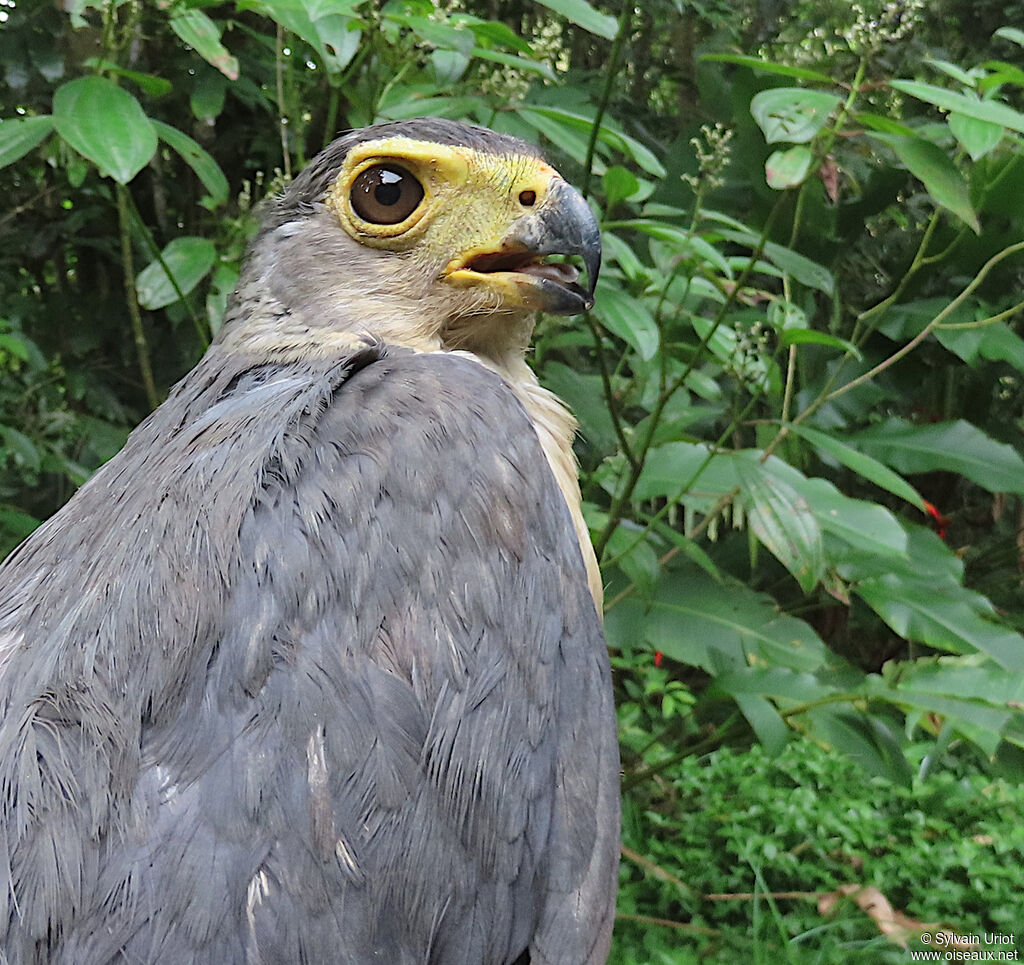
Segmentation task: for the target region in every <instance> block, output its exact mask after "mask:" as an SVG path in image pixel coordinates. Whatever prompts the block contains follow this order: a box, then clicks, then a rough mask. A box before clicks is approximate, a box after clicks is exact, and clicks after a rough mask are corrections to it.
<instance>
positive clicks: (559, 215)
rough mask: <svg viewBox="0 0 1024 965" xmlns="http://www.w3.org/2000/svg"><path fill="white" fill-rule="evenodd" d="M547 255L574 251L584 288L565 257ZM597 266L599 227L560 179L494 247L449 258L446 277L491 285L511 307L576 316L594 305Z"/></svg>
mask: <svg viewBox="0 0 1024 965" xmlns="http://www.w3.org/2000/svg"><path fill="white" fill-rule="evenodd" d="M548 255H567V256H571V255H578V256H579V257H581V258H582V259H583V266H584V268H585V269H586V272H587V286H588V287H587V288H584V287H583V286H581V285H580V284H579V282H578V279H579V272H578V271H577V270H576V269H575V268H574V267H573V266H572V265H571V264H569V263H568V262H567V261H566V262H548V261H545V260H544V259H545V258H546V257H547V256H548ZM600 269H601V229H600V227H599V226H598V223H597V220H596V219H595V218H594V215H593V213H592V212H591V210H590V206H589V205H588V204H587V202H586V201H585V200H584V199H583V196H582V195H581V194H579V192H577V191H576V190H575V189H574V188H572V187H570V186H569V185H568V184H567V183H566V182H565V181H563V180H562V179H561V178H556V179H555V180H553V181H552V183H551V186H550V188H549V189H548V191H547V195H546V197H545V198H544V201H543V202H542V203H541V205H540V206H539V207H538V208H537V210H536V211H534V212H531V213H530V214H526V215H523V216H522V217H520V218H517V219H516V221H514V222H513V224H512V227H511V228H510V230H509V232H508V234H506V235H505V237H504V238H502V239H501V241H500V242H499V243H498V244H497V245H496V246H495V247H494V248H493V249H489V250H477V251H474V252H471V253H470V254H469V255H468V256H467V257H464V258H462V259H459V260H457V261H455V262H452V263H451V264H450V265H449V266H448V269H447V271H446V273H445V277H446V279H447V280H448V281H450V282H452V283H453V284H457V285H460V286H477V285H486V286H488V287H490V288H492V289H494V288H496V289H498V290H499V292H500V293H501V295H502V300H503V302H505V303H506V304H508V305H510V306H511V307H516V308H525V309H528V310H530V311H540V312H549V313H550V314H552V315H575V314H577V313H578V312H585V311H587V310H588V309H590V308H591V307H592V306H593V304H594V287H595V285H596V284H597V275H598V272H599V271H600Z"/></svg>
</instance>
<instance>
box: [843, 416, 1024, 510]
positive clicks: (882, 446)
mask: <svg viewBox="0 0 1024 965" xmlns="http://www.w3.org/2000/svg"><path fill="white" fill-rule="evenodd" d="M849 441H850V442H851V443H852V444H853V445H855V446H856V447H857V448H858V449H860V450H861V451H862V452H866V453H867V454H868V455H870V456H874V457H875V458H876V459H878V460H880V461H881V462H884V463H886V464H887V465H889V466H891V467H892V468H893V469H895V470H897V471H898V472H901V473H911V474H913V473H922V472H932V471H934V470H943V471H945V472H955V473H959V474H960V475H961V476H966V477H967V478H968V479H970V480H971V481H972V482H975V483H977V484H978V485H979V486H981V487H982V488H983V489H987V490H988V491H989V492H993V493H1024V459H1022V458H1021V456H1020V454H1019V453H1018V452H1017V451H1016V450H1015V449H1013V448H1012V447H1011V446H1008V445H1005V444H1004V443H1001V442H996V441H995V440H994V439H992V438H990V437H989V436H987V435H985V433H983V432H982V431H981V430H980V429H978V428H977V427H976V426H973V425H971V424H970V423H969V422H965V421H964V420H962V419H961V420H958V421H956V422H939V423H935V424H934V425H926V426H915V425H912V424H911V423H909V422H906V421H904V420H902V419H888V420H886V421H885V422H883V423H880V424H879V425H877V426H872V428H870V429H866V430H864V431H863V432H859V433H857V434H856V435H854V436H851V437H850V439H849Z"/></svg>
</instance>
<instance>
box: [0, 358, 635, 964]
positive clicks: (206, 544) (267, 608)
mask: <svg viewBox="0 0 1024 965" xmlns="http://www.w3.org/2000/svg"><path fill="white" fill-rule="evenodd" d="M0 601H2V602H0V666H2V671H0V707H2V709H3V722H2V724H0V887H3V888H5V890H6V892H7V894H8V896H9V899H10V900H9V903H8V904H9V914H8V915H7V916H0V948H2V949H3V951H4V953H6V956H7V959H8V961H9V962H11V963H12V965H15V963H17V965H21V963H36V962H39V963H41V962H54V963H59V962H66V963H71V962H74V963H76V965H90V963H106V962H112V961H115V960H116V961H118V962H122V961H128V962H145V963H163V962H167V963H170V962H180V961H183V960H188V961H190V962H195V963H204V962H209V963H211V965H212V963H232V962H252V963H273V962H309V963H319V962H325V963H326V962H339V963H351V965H355V963H365V962H371V961H379V962H382V963H387V965H406V963H409V965H412V963H424V965H426V963H452V965H455V963H458V965H474V963H479V965H499V963H508V962H512V961H514V960H515V959H516V958H517V956H518V955H519V954H520V953H521V952H522V951H523V950H524V949H526V948H527V947H529V948H530V952H531V955H532V957H533V961H535V962H558V963H562V965H572V963H585V962H586V963H590V962H601V961H604V958H605V956H606V954H607V946H608V939H609V931H610V923H611V913H612V904H613V901H614V888H615V868H616V863H617V855H618V834H617V831H618V794H617V777H618V759H617V755H616V751H615V730H614V716H613V712H612V708H611V695H610V679H609V670H608V662H607V655H606V653H605V650H604V646H603V639H602V636H601V632H600V627H599V625H598V622H597V617H596V614H595V613H594V608H593V604H592V602H591V601H590V599H589V596H588V594H587V589H586V575H585V572H584V567H583V562H582V560H581V558H580V554H579V550H578V547H577V545H576V543H575V538H574V535H573V530H572V523H571V520H570V518H569V515H568V511H567V509H566V507H565V505H564V503H563V501H562V499H561V496H560V494H559V492H558V489H557V486H556V484H555V482H554V479H553V477H552V475H551V473H550V471H548V469H547V465H546V462H545V460H544V457H543V454H542V452H541V450H540V446H539V443H538V442H537V439H536V437H535V435H534V433H533V431H532V429H531V427H530V425H529V422H528V418H527V416H526V414H525V412H524V411H523V410H522V408H521V407H520V406H519V404H518V402H517V401H516V400H515V397H514V396H513V395H512V393H511V390H510V389H508V387H507V386H505V385H504V383H503V382H501V380H500V379H498V378H497V377H496V376H494V375H493V374H492V373H489V372H488V371H487V370H485V369H483V368H482V367H481V366H479V365H477V364H476V363H474V362H472V361H471V360H468V359H462V358H458V357H451V356H424V355H413V354H411V353H406V352H402V351H398V350H385V349H383V348H382V347H380V346H370V347H368V348H367V350H366V351H365V352H364V353H362V354H361V355H358V356H355V357H353V358H351V359H346V360H343V361H342V362H339V363H333V364H332V363H322V364H320V363H308V364H303V365H287V366H284V365H277V366H272V365H265V366H254V367H253V366H251V364H250V365H246V364H245V363H244V361H239V360H238V359H235V358H232V357H228V356H218V355H217V350H216V349H215V350H214V351H213V352H212V353H211V354H210V355H208V356H207V359H206V360H205V361H204V363H202V364H201V365H200V366H199V368H197V369H196V370H195V372H193V373H192V374H191V375H190V376H189V377H188V378H187V379H186V380H185V381H184V382H183V383H181V384H180V385H179V386H178V387H177V388H176V390H175V391H174V393H173V394H172V396H171V398H170V399H169V400H168V402H167V403H165V405H164V406H162V407H161V408H160V409H158V410H157V411H156V412H155V413H154V414H153V416H151V417H150V419H149V420H148V421H147V422H146V423H144V424H143V426H141V427H140V428H139V429H138V430H137V431H136V433H134V434H133V436H132V437H131V439H130V440H129V442H128V444H127V446H126V447H125V449H124V450H123V452H122V453H121V454H119V456H118V457H116V458H115V459H114V460H112V461H111V463H109V464H108V465H107V466H106V467H104V469H103V470H101V471H100V472H99V473H98V474H97V475H96V476H95V477H94V478H93V480H91V481H90V483H88V484H87V485H86V486H84V487H83V489H82V490H81V492H80V493H79V494H78V495H77V496H76V498H75V499H74V500H73V501H72V502H71V503H70V504H69V505H68V507H66V508H65V509H64V510H63V511H62V512H61V513H60V514H58V516H57V517H55V518H54V519H53V520H52V521H50V522H49V523H48V524H46V525H45V526H43V527H42V528H41V529H40V530H39V531H38V532H37V533H36V534H35V535H34V536H33V537H32V538H30V540H29V541H28V542H27V543H26V544H25V545H24V546H23V547H22V548H21V549H20V550H19V551H18V552H17V553H16V554H15V555H14V557H13V558H12V559H11V560H10V561H9V562H8V563H7V564H5V566H4V568H3V569H2V570H0ZM595 802H596V803H595Z"/></svg>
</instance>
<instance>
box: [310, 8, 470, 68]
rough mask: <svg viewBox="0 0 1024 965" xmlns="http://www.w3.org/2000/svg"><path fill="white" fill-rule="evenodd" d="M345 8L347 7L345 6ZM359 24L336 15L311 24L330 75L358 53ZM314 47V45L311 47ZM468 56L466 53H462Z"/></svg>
mask: <svg viewBox="0 0 1024 965" xmlns="http://www.w3.org/2000/svg"><path fill="white" fill-rule="evenodd" d="M346 6H348V5H347V4H346ZM358 23H359V21H358V20H355V19H354V18H352V17H345V16H341V15H338V14H333V15H331V16H326V17H320V18H319V19H318V20H316V22H315V23H314V24H313V27H314V28H315V30H316V35H317V37H318V38H319V40H320V50H321V56H322V57H323V60H324V66H325V67H326V68H327V72H328V73H330V74H339V73H341V71H343V70H344V69H345V68H346V67H348V65H349V64H350V63H351V62H352V58H353V57H355V55H356V54H357V53H358V52H359V44H360V41H361V40H362V36H363V35H362V32H361V31H360V30H358V29H356V25H357V24H358ZM313 46H314V47H315V46H316V44H314V45H313ZM463 52H464V53H466V55H467V56H468V51H463Z"/></svg>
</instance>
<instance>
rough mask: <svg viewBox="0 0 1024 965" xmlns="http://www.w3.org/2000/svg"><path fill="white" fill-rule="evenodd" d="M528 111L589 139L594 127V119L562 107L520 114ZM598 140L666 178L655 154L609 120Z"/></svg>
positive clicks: (539, 107)
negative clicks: (562, 124)
mask: <svg viewBox="0 0 1024 965" xmlns="http://www.w3.org/2000/svg"><path fill="white" fill-rule="evenodd" d="M527 110H528V111H529V113H531V114H534V115H536V114H540V115H542V116H545V117H548V118H551V119H552V120H555V121H560V122H562V123H564V124H565V125H567V126H569V127H572V128H575V129H576V130H577V131H579V132H581V133H582V134H584V135H586V137H588V138H589V136H590V132H591V130H592V129H593V126H594V118H593V117H588V116H587V115H586V114H576V113H574V112H572V111H567V110H563V109H562V108H560V107H545V106H542V105H540V104H530V105H529V108H528V109H521V110H520V113H521V114H525V113H527ZM545 136H546V135H545ZM597 139H598V140H599V141H600V142H601V143H602V144H607V145H608V146H609V147H610V148H612V149H614V150H616V151H619V152H620V153H622V154H625V155H626V156H627V157H629V158H631V159H632V160H634V161H636V163H637V164H638V165H640V167H641V168H643V170H644V171H646V172H647V173H648V174H652V175H654V177H656V178H663V177H665V174H666V172H665V166H664V165H663V164H662V163H661V161H659V160H658V158H657V157H655V155H654V153H653V152H652V151H651V150H650V149H649V148H648V147H646V146H645V145H644V144H641V143H640V141H638V140H636V138H633V137H630V136H629V135H628V134H624V133H623V132H622V131H620V130H616V129H615V128H614V127H612V126H611V125H610V123H609V121H608V119H607V118H605V119H604V120H603V121H602V123H601V127H600V128H599V129H598V132H597ZM554 143H555V144H558V145H559V146H560V147H561V144H560V143H559V141H558V140H555V141H554Z"/></svg>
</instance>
